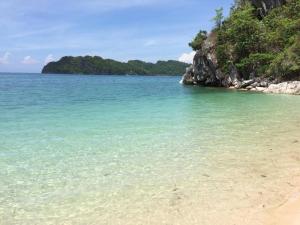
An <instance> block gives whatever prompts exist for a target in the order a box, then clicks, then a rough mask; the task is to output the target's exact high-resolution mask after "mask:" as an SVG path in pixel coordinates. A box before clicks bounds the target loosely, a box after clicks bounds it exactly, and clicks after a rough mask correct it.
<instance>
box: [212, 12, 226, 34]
mask: <svg viewBox="0 0 300 225" xmlns="http://www.w3.org/2000/svg"><path fill="white" fill-rule="evenodd" d="M223 19H224V16H223V8H219V9H216V16H215V17H214V18H213V21H214V22H215V26H216V28H217V29H220V28H221V26H222V22H223Z"/></svg>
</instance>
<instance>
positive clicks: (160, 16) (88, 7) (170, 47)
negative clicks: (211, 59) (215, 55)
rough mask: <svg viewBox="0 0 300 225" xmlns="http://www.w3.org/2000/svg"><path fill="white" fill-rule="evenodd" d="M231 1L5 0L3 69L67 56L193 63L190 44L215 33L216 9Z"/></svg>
mask: <svg viewBox="0 0 300 225" xmlns="http://www.w3.org/2000/svg"><path fill="white" fill-rule="evenodd" d="M232 2H233V1H232V0H210V1H201V0H26V1H24V0H7V1H4V0H3V1H1V2H0V71H2V72H40V71H41V69H42V67H43V65H44V64H45V63H46V62H49V61H53V60H58V59H59V58H60V57H62V56H65V55H72V56H78V55H99V56H102V57H104V58H112V59H116V60H120V61H127V60H129V59H141V60H145V61H149V62H155V61H157V60H167V59H176V60H177V59H179V58H180V57H181V59H182V60H188V59H189V58H190V53H191V49H190V48H189V47H188V42H189V41H190V40H191V39H192V38H193V37H194V36H195V34H196V33H197V32H198V31H199V30H200V29H206V30H210V28H211V27H212V26H213V22H212V21H211V18H212V17H213V16H214V14H215V9H216V8H219V7H223V8H224V11H225V14H227V13H228V10H229V8H230V5H231V4H232ZM184 53H185V54H184ZM183 54H184V55H183Z"/></svg>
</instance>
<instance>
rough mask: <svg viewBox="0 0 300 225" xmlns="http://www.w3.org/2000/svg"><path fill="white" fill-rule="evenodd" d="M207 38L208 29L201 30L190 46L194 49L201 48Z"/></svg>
mask: <svg viewBox="0 0 300 225" xmlns="http://www.w3.org/2000/svg"><path fill="white" fill-rule="evenodd" d="M206 39H207V31H205V30H200V31H199V33H198V34H197V36H196V37H195V38H194V40H193V41H192V42H191V43H189V46H190V47H191V48H192V49H193V50H194V51H197V50H200V49H201V47H202V44H203V42H204V41H205V40H206Z"/></svg>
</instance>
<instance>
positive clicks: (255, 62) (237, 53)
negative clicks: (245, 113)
mask: <svg viewBox="0 0 300 225" xmlns="http://www.w3.org/2000/svg"><path fill="white" fill-rule="evenodd" d="M236 4H237V6H235V7H234V9H233V11H232V12H231V14H230V16H229V17H228V18H227V19H226V20H225V21H224V22H223V23H222V26H220V27H219V28H218V29H216V30H215V32H216V33H217V43H216V53H217V58H218V63H219V66H220V67H221V69H222V70H223V71H224V72H229V71H228V68H229V65H231V64H234V65H236V66H237V68H238V70H239V72H240V74H241V75H242V77H244V78H247V77H249V75H250V74H254V75H256V76H272V77H274V78H279V79H295V78H296V77H299V74H300V61H299V55H300V53H299V48H300V47H299V46H300V38H299V36H300V35H299V33H300V0H290V1H289V2H288V3H287V4H286V5H284V6H282V7H278V8H275V9H273V10H271V11H270V12H269V13H268V15H267V16H266V17H264V18H259V17H258V16H257V10H256V9H255V8H254V7H253V6H252V5H251V4H250V3H249V2H247V1H236Z"/></svg>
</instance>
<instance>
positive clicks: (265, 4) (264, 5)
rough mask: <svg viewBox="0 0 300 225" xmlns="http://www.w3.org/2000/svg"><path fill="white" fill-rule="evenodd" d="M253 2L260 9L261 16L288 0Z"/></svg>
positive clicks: (252, 0)
mask: <svg viewBox="0 0 300 225" xmlns="http://www.w3.org/2000/svg"><path fill="white" fill-rule="evenodd" d="M251 2H252V4H253V5H254V6H255V7H256V8H257V9H258V10H259V11H260V14H261V16H265V15H266V14H267V13H268V11H269V10H271V9H273V8H276V7H278V6H281V5H283V4H285V3H286V0H251Z"/></svg>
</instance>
